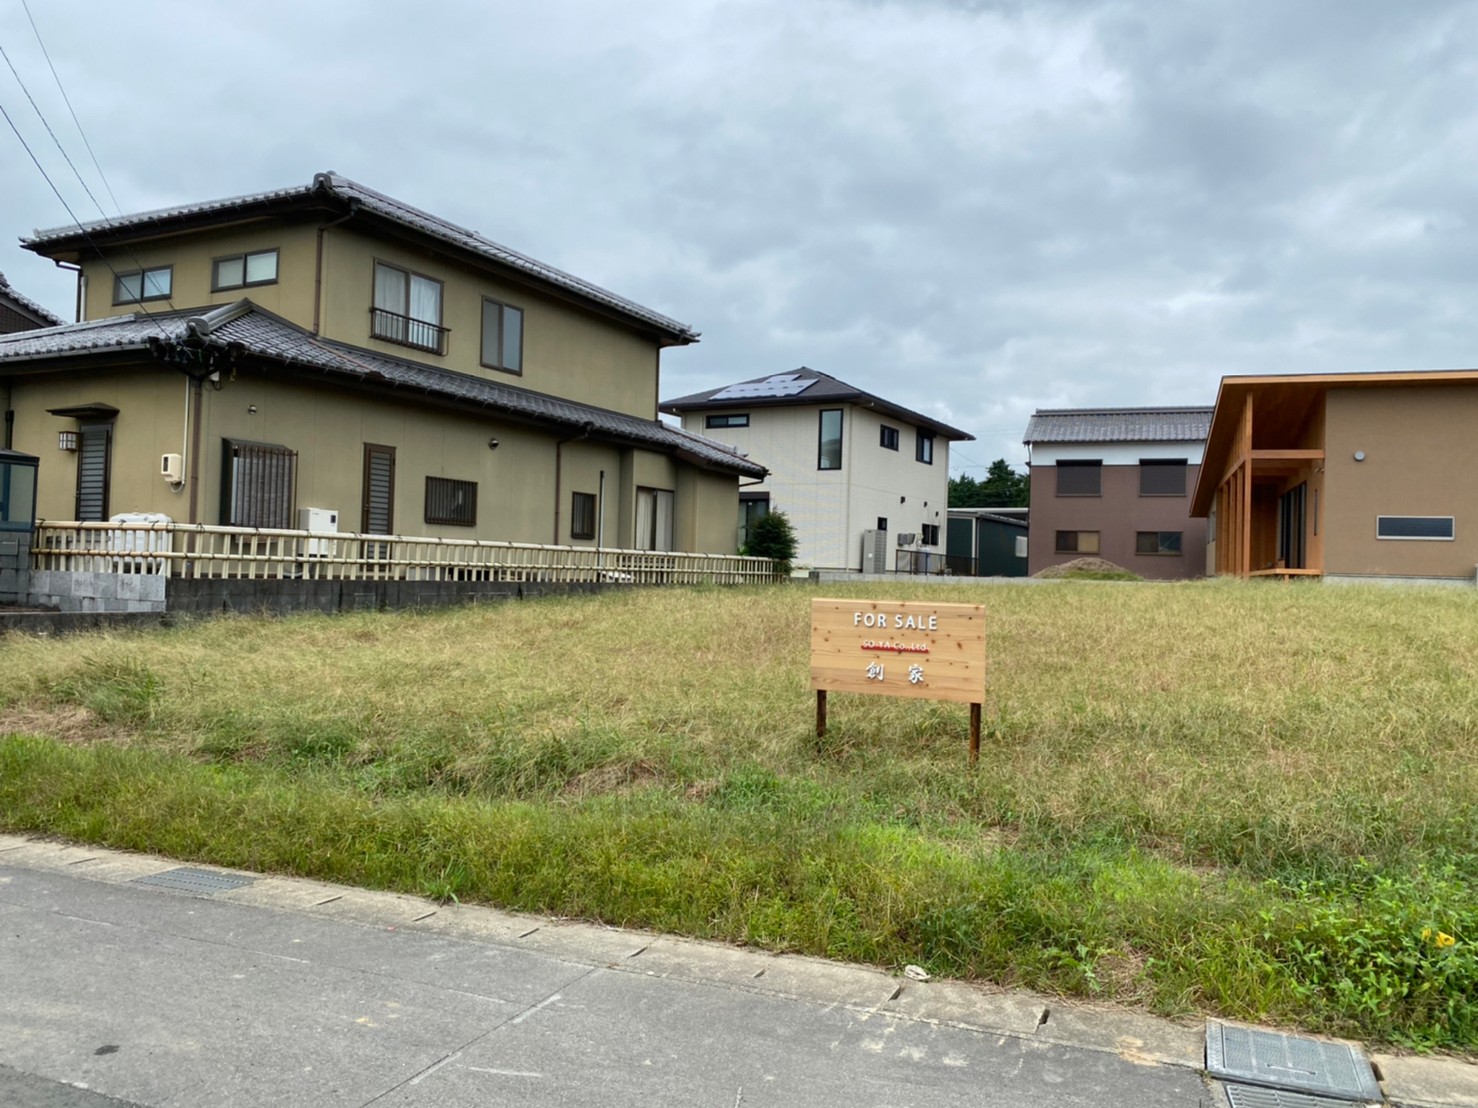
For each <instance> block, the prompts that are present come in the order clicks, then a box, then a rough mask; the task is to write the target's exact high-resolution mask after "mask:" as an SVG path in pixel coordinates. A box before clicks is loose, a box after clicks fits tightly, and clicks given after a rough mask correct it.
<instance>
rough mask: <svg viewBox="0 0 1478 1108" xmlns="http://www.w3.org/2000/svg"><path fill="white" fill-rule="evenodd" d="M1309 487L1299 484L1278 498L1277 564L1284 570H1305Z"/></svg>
mask: <svg viewBox="0 0 1478 1108" xmlns="http://www.w3.org/2000/svg"><path fill="white" fill-rule="evenodd" d="M1308 493H1309V486H1308V485H1307V484H1300V485H1297V486H1295V487H1294V488H1291V489H1289V490H1288V491H1287V492H1285V493H1284V494H1283V495H1282V496H1280V497H1279V498H1278V563H1279V565H1281V566H1282V568H1284V569H1305V568H1307V567H1306V566H1305V564H1304V546H1305V543H1304V535H1305V534H1306V533H1307V531H1306V527H1307V523H1308V519H1307V516H1308Z"/></svg>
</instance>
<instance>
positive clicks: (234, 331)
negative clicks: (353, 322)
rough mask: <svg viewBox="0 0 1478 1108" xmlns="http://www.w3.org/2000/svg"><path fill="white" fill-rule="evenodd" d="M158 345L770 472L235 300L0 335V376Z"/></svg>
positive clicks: (674, 434)
mask: <svg viewBox="0 0 1478 1108" xmlns="http://www.w3.org/2000/svg"><path fill="white" fill-rule="evenodd" d="M161 344H162V346H163V347H164V348H166V349H186V348H189V347H191V346H207V347H230V346H233V345H234V346H236V347H238V348H239V349H240V350H241V351H242V352H243V353H244V354H247V355H249V356H254V357H257V358H261V359H269V360H274V361H279V362H283V363H286V364H289V365H293V366H297V367H302V368H305V369H316V370H319V371H321V372H324V373H328V374H332V375H334V376H337V377H343V378H350V379H353V380H357V381H361V382H366V383H370V384H381V385H387V386H390V387H392V388H403V389H413V390H416V391H419V392H422V393H424V394H426V395H427V396H434V397H438V398H441V399H445V400H452V401H454V402H457V403H459V404H461V405H463V406H465V407H469V408H483V409H488V410H491V411H495V412H500V413H502V414H505V415H509V416H514V417H518V418H522V419H530V420H534V421H537V422H540V423H546V424H554V425H557V426H560V427H563V428H567V429H569V430H572V431H579V430H583V429H584V428H585V427H586V425H587V424H588V425H589V427H590V430H591V433H592V434H594V435H596V436H597V437H601V438H612V439H618V440H622V441H625V442H631V443H639V444H642V445H646V446H650V447H652V448H653V449H656V450H659V451H663V452H666V453H677V452H680V453H683V454H687V455H689V456H691V457H693V458H694V459H696V460H697V461H699V462H700V463H701V464H703V465H708V466H713V467H717V468H720V469H724V470H728V471H730V472H734V473H742V474H745V475H748V476H756V477H759V476H763V475H764V474H765V473H766V472H767V471H766V469H765V467H764V466H761V465H759V464H757V463H755V462H751V461H750V460H749V459H747V458H745V457H744V456H743V455H741V454H739V453H738V452H737V451H736V450H734V449H733V448H732V447H729V446H725V445H723V444H721V443H717V442H714V441H712V440H710V439H706V438H704V437H702V436H700V435H693V434H690V433H688V432H686V431H682V430H680V429H679V428H675V427H668V426H667V425H666V424H664V423H661V422H659V421H657V420H651V419H641V418H640V417H637V416H632V415H626V414H625V413H623V412H613V411H610V410H608V409H605V408H596V407H593V406H591V405H588V404H580V403H577V402H575V401H572V400H564V399H561V398H559V397H555V396H548V395H546V394H544V393H538V392H533V391H531V390H529V389H522V388H517V387H514V386H511V385H505V384H502V383H500V382H497V381H489V380H486V379H484V378H481V377H473V376H471V375H469V374H465V373H456V372H453V371H452V370H447V369H439V368H437V367H435V366H427V365H421V364H419V363H416V362H411V361H406V360H402V359H400V358H391V357H387V356H385V355H384V354H377V353H375V352H373V351H370V350H363V349H361V348H359V347H355V346H350V345H348V344H347V343H339V342H331V341H328V340H326V339H322V338H317V337H315V336H314V335H311V334H309V333H308V332H307V331H304V330H302V329H301V328H299V327H297V326H295V325H293V324H291V323H288V322H287V321H286V320H284V319H281V318H279V317H278V316H275V315H273V314H272V313H270V312H267V311H264V310H263V309H261V308H258V307H257V306H256V305H254V304H253V303H252V302H251V301H250V300H239V301H237V302H236V303H234V304H227V305H224V306H222V307H218V308H212V309H210V310H208V311H205V312H200V311H198V310H197V311H195V312H172V313H169V314H159V313H155V314H153V315H151V316H145V315H144V314H143V313H139V312H135V313H132V314H130V315H124V316H117V317H114V318H111V319H102V320H95V321H93V322H89V323H76V324H71V325H69V326H65V327H53V328H49V329H46V330H39V331H21V332H19V333H17V334H13V335H0V369H3V368H4V366H5V364H6V363H7V362H22V361H35V360H40V359H49V358H58V357H66V356H69V355H78V354H82V355H86V354H95V353H98V352H101V351H106V350H117V351H126V350H138V351H142V350H146V349H149V348H150V347H152V346H157V345H161Z"/></svg>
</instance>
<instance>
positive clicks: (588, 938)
mask: <svg viewBox="0 0 1478 1108" xmlns="http://www.w3.org/2000/svg"><path fill="white" fill-rule="evenodd" d="M0 864H3V865H7V866H15V867H19V868H25V869H32V870H38V871H44V872H54V873H65V874H67V875H68V876H71V877H80V878H86V879H88V880H92V881H98V882H103V883H108V884H119V885H121V884H126V883H128V882H132V881H135V880H137V879H138V878H140V877H147V876H150V875H153V874H157V873H162V872H164V871H166V870H171V869H175V868H178V867H179V866H180V865H181V864H182V863H180V862H177V861H174V860H171V859H166V858H160V857H156V856H151V855H143V854H132V853H128V852H125V851H118V850H109V849H105V848H101V847H88V846H75V845H71V844H67V843H62V842H56V841H53V840H45V839H32V838H27V837H25V836H21V835H7V834H0ZM206 868H211V869H221V868H222V867H215V866H210V867H206ZM228 872H229V871H228ZM236 872H242V873H245V871H236ZM249 876H253V877H255V878H256V880H255V881H254V883H253V884H251V885H247V886H245V887H243V888H240V889H233V890H229V891H225V892H219V893H216V894H214V895H212V896H211V897H210V899H212V900H219V901H225V902H234V903H239V904H242V905H248V906H252V907H257V908H264V909H268V910H272V911H278V912H285V913H292V914H297V915H303V916H309V917H318V918H323V919H332V920H335V921H338V922H341V923H350V924H357V925H360V926H363V927H369V928H374V929H377V930H389V931H422V932H426V933H430V934H439V935H443V936H446V937H449V938H456V939H460V940H464V941H470V942H479V943H486V944H489V945H495V946H505V947H510V948H516V949H523V950H529V951H533V952H537V953H540V954H546V955H551V956H555V957H558V958H560V959H562V960H564V961H567V962H571V963H575V964H583V965H588V966H592V967H595V966H599V967H603V968H605V969H608V970H614V971H618V972H623V973H630V974H634V975H644V976H653V977H662V978H671V979H674V980H680V981H684V982H688V983H692V984H698V985H711V986H713V987H716V988H722V989H726V990H741V991H747V992H753V993H756V994H760V995H767V996H774V997H779V998H784V999H788V1000H794V1001H799V1002H802V1003H807V1004H813V1005H818V1006H822V1007H827V1008H844V1009H847V1010H849V1011H851V1012H854V1013H856V1014H858V1015H860V1016H862V1017H863V1018H864V1019H865V1018H867V1017H869V1016H871V1015H875V1014H878V1015H886V1016H888V1017H891V1018H895V1019H906V1020H912V1021H917V1022H920V1023H931V1024H939V1025H942V1026H948V1027H956V1028H960V1029H964V1030H970V1031H975V1032H979V1033H983V1034H990V1035H998V1036H1002V1037H1009V1038H1014V1039H1019V1040H1023V1041H1031V1042H1038V1043H1042V1044H1044V1045H1045V1044H1053V1045H1061V1046H1066V1047H1072V1048H1075V1049H1080V1050H1090V1051H1095V1052H1100V1053H1104V1054H1113V1055H1116V1056H1118V1057H1119V1058H1121V1059H1124V1060H1126V1061H1129V1062H1134V1063H1137V1064H1141V1065H1149V1066H1155V1065H1167V1066H1178V1067H1184V1068H1188V1069H1193V1070H1197V1071H1201V1070H1203V1068H1204V1061H1205V1058H1204V1049H1205V1030H1204V1026H1203V1025H1202V1023H1201V1022H1200V1021H1197V1022H1195V1023H1193V1024H1192V1023H1187V1022H1176V1021H1173V1020H1168V1019H1163V1018H1159V1017H1156V1016H1150V1015H1146V1014H1144V1013H1139V1012H1132V1011H1128V1010H1126V1009H1121V1008H1113V1007H1108V1006H1103V1005H1093V1004H1087V1003H1083V1002H1079V1001H1068V1000H1063V999H1062V998H1058V997H1048V996H1043V995H1039V994H1034V993H1029V992H1026V991H1008V990H1002V989H994V988H989V987H985V986H980V985H971V984H967V983H964V982H956V981H930V982H922V983H921V982H915V981H911V980H909V979H907V978H905V977H903V976H902V975H894V974H890V973H886V972H884V971H882V970H877V969H872V968H869V967H865V966H850V965H844V964H840V963H835V962H828V961H825V960H823V959H818V958H809V957H803V956H799V955H775V954H768V953H764V952H759V951H754V950H747V949H741V948H736V947H731V946H726V945H724V944H721V943H711V942H702V941H698V940H692V939H682V938H675V937H672V936H666V935H657V934H651V933H647V932H640V931H630V930H625V929H622V928H616V927H606V926H602V925H599V924H592V923H585V922H577V921H571V920H561V919H551V918H548V917H542V916H530V915H517V914H514V913H511V912H504V911H500V910H498V909H494V908H484V907H480V906H475V905H461V904H456V903H452V904H438V903H436V902H435V901H431V900H426V899H423V898H421V897H415V896H408V895H405V894H401V893H389V892H376V891H372V890H366V889H360V888H356V887H353V886H346V885H334V884H329V883H326V882H322V881H316V880H311V879H308V878H294V877H276V876H266V875H258V874H250V875H249ZM1372 1061H1374V1062H1375V1064H1376V1066H1377V1067H1378V1070H1379V1073H1380V1075H1381V1077H1382V1083H1383V1086H1384V1088H1385V1090H1386V1095H1387V1097H1388V1100H1389V1103H1390V1104H1392V1105H1397V1106H1400V1108H1473V1106H1478V1065H1475V1064H1473V1062H1471V1061H1468V1060H1465V1059H1460V1058H1435V1057H1420V1056H1403V1055H1393V1054H1374V1055H1372ZM1218 1092H1219V1091H1218Z"/></svg>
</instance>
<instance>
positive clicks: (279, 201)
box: [21, 172, 699, 344]
mask: <svg viewBox="0 0 1478 1108" xmlns="http://www.w3.org/2000/svg"><path fill="white" fill-rule="evenodd" d="M315 209H319V210H324V211H330V212H339V213H343V214H349V213H351V212H354V213H367V214H368V215H369V216H371V217H372V218H377V219H380V220H383V221H385V222H386V223H388V224H390V225H393V226H394V227H396V228H398V229H400V230H402V231H408V232H410V233H411V234H413V235H416V236H418V237H420V238H423V239H426V240H429V241H430V242H432V243H434V244H435V245H437V246H439V247H440V248H442V249H444V250H448V251H451V252H454V253H457V254H460V255H462V256H464V257H465V256H470V257H471V258H473V259H474V260H476V261H480V262H482V263H485V264H490V265H493V266H496V267H498V268H499V269H502V270H506V271H511V272H513V273H515V274H517V275H519V276H521V277H523V278H524V279H526V280H530V281H533V282H535V283H536V284H539V285H543V286H545V287H547V288H550V289H553V290H556V291H558V292H560V293H562V294H564V295H566V296H570V297H574V298H575V299H577V300H580V301H584V302H586V303H587V304H590V305H593V306H596V307H598V308H601V309H603V310H605V311H607V312H611V313H614V314H616V315H618V316H620V317H623V318H624V319H626V320H627V321H628V322H629V323H635V324H638V325H640V326H641V327H643V328H645V329H651V330H655V331H657V332H658V333H659V334H660V335H661V336H662V337H663V338H664V339H665V340H667V342H668V343H670V344H685V343H691V342H697V341H698V338H699V332H698V331H695V330H694V329H693V328H691V327H689V326H688V325H687V324H686V323H681V322H679V321H678V320H675V319H673V318H671V317H670V316H666V315H663V314H662V313H660V312H656V311H653V310H652V309H650V308H646V307H643V306H642V305H640V304H638V303H636V302H635V301H632V300H628V299H626V298H625V297H623V296H617V295H616V294H615V293H613V292H610V291H608V290H606V289H603V288H601V287H600V286H599V285H596V284H593V283H591V282H589V281H586V280H584V279H583V278H580V277H576V276H574V275H573V274H570V273H566V272H564V271H563V270H560V269H556V268H555V267H554V266H551V265H546V264H545V263H543V262H540V261H537V260H535V259H534V258H531V257H529V256H528V255H527V254H521V253H519V252H518V251H517V250H513V249H510V248H509V247H506V246H503V245H501V244H500V243H496V242H494V241H493V240H492V239H489V238H486V237H484V236H483V235H481V234H479V233H478V232H476V231H473V230H469V229H468V228H466V227H460V226H458V225H457V224H455V223H452V222H451V221H449V220H445V219H442V218H440V217H439V216H434V215H432V214H430V213H429V212H424V211H422V210H421V209H419V208H415V207H412V206H411V205H410V204H406V203H404V202H402V201H400V200H396V199H395V198H394V197H391V196H386V195H385V194H384V193H381V192H376V191H375V190H374V189H372V188H369V187H367V186H365V185H361V184H360V183H359V182H357V181H353V180H350V179H349V178H348V177H343V176H340V175H339V174H337V173H333V172H328V173H319V174H317V175H315V176H314V178H313V180H312V181H311V182H310V183H309V184H307V185H297V186H292V187H289V188H283V189H273V190H271V191H268V192H258V193H250V194H247V195H244V196H232V197H227V198H225V199H222V200H207V201H202V202H199V203H193V204H180V205H176V206H174V207H169V208H156V209H154V210H153V211H148V212H139V213H137V214H134V215H125V216H120V217H118V218H116V219H101V220H95V221H93V222H91V223H83V224H74V225H72V226H67V227H53V228H50V229H47V230H37V231H36V232H35V233H34V234H32V236H31V237H30V238H29V239H24V240H22V243H21V245H22V246H24V247H25V248H26V249H27V250H31V251H34V252H35V253H37V254H41V255H43V256H45V257H58V256H61V255H64V254H85V253H91V252H93V251H94V250H96V249H99V248H105V247H107V246H109V245H112V244H115V243H121V242H127V241H130V240H132V239H136V238H140V237H143V236H146V235H149V234H160V233H179V232H182V231H189V230H195V229H200V228H206V227H211V226H215V225H217V224H220V223H225V222H235V221H237V220H240V219H242V218H250V217H265V216H273V215H285V214H290V213H292V212H294V211H313V210H315Z"/></svg>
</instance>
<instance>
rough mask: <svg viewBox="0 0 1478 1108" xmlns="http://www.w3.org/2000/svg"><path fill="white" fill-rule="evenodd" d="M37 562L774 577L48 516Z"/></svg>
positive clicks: (571, 577) (549, 554)
mask: <svg viewBox="0 0 1478 1108" xmlns="http://www.w3.org/2000/svg"><path fill="white" fill-rule="evenodd" d="M31 567H32V569H33V570H37V571H47V570H61V571H71V572H80V573H152V574H159V575H161V576H165V577H177V578H184V579H190V580H200V579H207V578H254V579H261V580H293V579H311V580H344V581H350V580H353V581H546V582H564V583H572V584H577V583H605V584H622V585H700V584H717V585H742V584H750V583H756V582H762V581H771V580H774V577H775V563H774V562H772V561H771V560H770V559H769V558H746V557H742V556H741V555H738V554H686V553H677V552H666V551H653V550H615V549H607V548H596V547H588V546H541V545H538V544H534V543H514V542H492V541H486V540H483V541H479V540H476V539H441V538H431V537H427V536H407V535H361V534H357V533H348V532H319V531H289V530H275V529H270V528H254V527H216V526H210V525H207V524H187V523H156V524H148V523H73V522H64V523H63V522H47V521H42V522H40V523H38V524H37V525H36V532H35V536H34V539H33V542H32V545H31Z"/></svg>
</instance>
